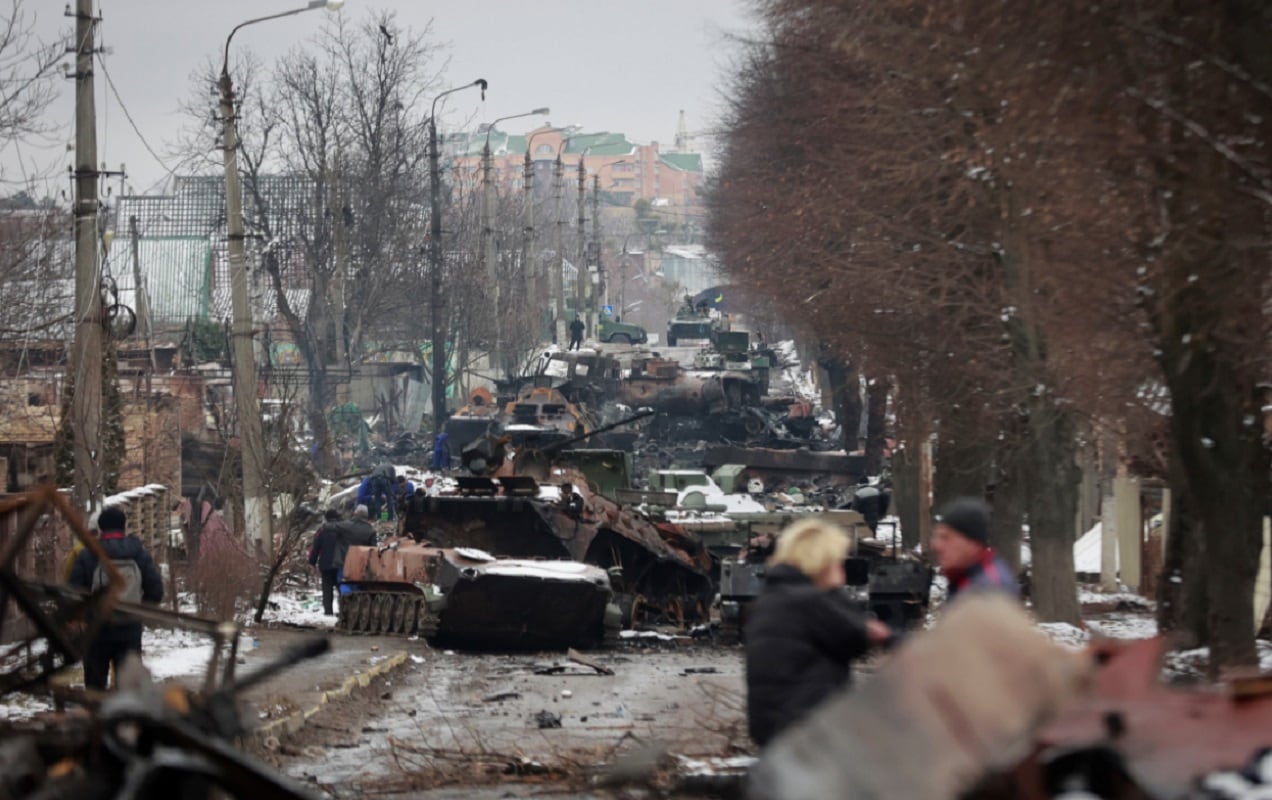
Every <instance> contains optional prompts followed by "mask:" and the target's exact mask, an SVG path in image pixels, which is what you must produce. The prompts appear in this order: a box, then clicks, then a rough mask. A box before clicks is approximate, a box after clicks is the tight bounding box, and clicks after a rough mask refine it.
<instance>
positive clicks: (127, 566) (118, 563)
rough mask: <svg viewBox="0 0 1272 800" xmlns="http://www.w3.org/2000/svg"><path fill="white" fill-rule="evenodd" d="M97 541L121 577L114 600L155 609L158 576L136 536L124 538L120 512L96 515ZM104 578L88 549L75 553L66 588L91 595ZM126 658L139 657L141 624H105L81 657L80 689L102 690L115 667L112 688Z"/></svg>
mask: <svg viewBox="0 0 1272 800" xmlns="http://www.w3.org/2000/svg"><path fill="white" fill-rule="evenodd" d="M97 527H98V530H99V533H98V537H97V540H98V542H100V543H101V546H102V549H103V550H104V551H106V555H107V556H109V557H110V560H111V563H112V564H114V565H115V569H116V570H118V571H119V574H120V575H121V576H122V577H123V582H124V586H123V589H122V590H121V592H120V594H119V599H120V600H121V601H122V602H125V603H151V604H156V605H157V604H158V603H160V602H162V601H163V576H162V575H160V574H159V569H158V568H157V567H156V566H155V561H154V559H153V558H151V556H150V553H148V552H147V551H146V547H145V545H143V544H142V543H141V540H140V539H138V538H137V537H136V536H129V535H127V532H126V531H127V527H128V516H127V515H126V514H125V513H124V511H123V509H121V508H116V507H114V506H108V507H107V508H104V509H102V512H101V514H99V515H98V516H97ZM109 580H110V575H109V573H108V572H107V571H106V568H105V566H103V565H102V564H100V563H99V562H98V560H97V554H96V553H94V552H93V551H92V550H90V549H88V548H84V549H83V550H82V551H80V554H79V555H78V556H76V557H75V563H74V564H73V565H72V566H71V577H70V581H68V582H69V584H70V585H71V586H73V587H75V588H77V589H84V590H88V591H92V592H97V591H100V590H102V589H104V588H106V586H107V584H108V582H109ZM129 653H135V654H136V655H137V657H138V658H140V657H141V621H140V620H127V621H107V622H105V623H104V624H103V625H102V627H101V628H100V629H99V630H98V632H97V636H96V637H95V638H94V639H93V641H91V642H89V644H88V652H87V653H85V654H84V686H85V687H86V688H88V689H97V690H99V691H105V690H106V685H107V683H108V680H109V678H110V668H111V666H112V665H114V667H115V684H116V685H118V684H119V670H120V669H121V668H122V667H123V664H124V659H125V658H126V657H127V656H128V654H129Z"/></svg>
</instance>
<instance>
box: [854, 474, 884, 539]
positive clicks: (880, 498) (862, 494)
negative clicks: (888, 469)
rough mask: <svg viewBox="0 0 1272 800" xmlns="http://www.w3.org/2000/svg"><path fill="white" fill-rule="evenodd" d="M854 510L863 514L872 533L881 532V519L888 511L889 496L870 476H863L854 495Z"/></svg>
mask: <svg viewBox="0 0 1272 800" xmlns="http://www.w3.org/2000/svg"><path fill="white" fill-rule="evenodd" d="M852 510H853V511H856V512H857V513H859V514H861V517H862V519H863V520H865V523H866V527H868V528H870V533H872V534H877V533H879V520H881V519H883V515H884V514H887V513H888V497H887V495H885V494H884V493H883V490H882V489H881V487H878V486H875V485H874V484H872V483H871V482H870V479H869V478H865V477H863V478H862V479H861V484H860V485H859V486H858V487H857V491H855V492H853V495H852Z"/></svg>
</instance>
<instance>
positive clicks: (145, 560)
mask: <svg viewBox="0 0 1272 800" xmlns="http://www.w3.org/2000/svg"><path fill="white" fill-rule="evenodd" d="M98 541H99V542H101V545H102V549H103V550H105V551H106V555H108V556H110V557H111V559H112V560H116V561H118V560H129V561H133V562H135V563H136V564H137V568H138V570H140V572H141V601H142V602H143V603H160V602H162V601H163V575H162V574H160V572H159V568H158V567H156V566H155V560H154V559H153V558H151V556H150V553H148V552H147V551H146V546H145V545H143V544H142V543H141V540H140V539H138V538H137V537H136V536H126V535H124V533H123V532H122V531H102V533H101V536H100V537H99V538H98ZM96 572H97V556H96V555H95V554H94V553H93V551H92V550H89V549H88V548H87V547H86V548H84V549H83V550H81V551H80V554H79V555H78V556H76V557H75V563H74V564H73V565H72V566H71V579H70V581H68V582H69V583H70V585H71V586H73V587H75V588H77V589H84V590H92V588H93V575H94V574H95V573H96ZM98 639H99V640H100V641H107V642H136V643H137V644H138V645H140V643H141V622H140V621H130V622H116V623H111V624H108V625H105V626H103V627H102V629H101V632H100V633H99V634H98Z"/></svg>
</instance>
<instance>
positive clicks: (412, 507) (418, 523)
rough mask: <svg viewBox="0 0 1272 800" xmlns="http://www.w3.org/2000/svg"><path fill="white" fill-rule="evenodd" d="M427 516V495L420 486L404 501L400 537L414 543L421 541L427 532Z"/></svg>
mask: <svg viewBox="0 0 1272 800" xmlns="http://www.w3.org/2000/svg"><path fill="white" fill-rule="evenodd" d="M427 516H428V493H427V490H425V488H424V487H423V486H420V487H419V488H417V489H416V490H415V492H414V493H413V494H412V495H411V496H410V497H408V498H407V499H406V505H405V507H404V508H403V509H402V535H403V536H409V537H411V538H412V539H414V540H415V541H416V542H421V541H423V540H424V538H425V533H426V532H427V525H426V518H427Z"/></svg>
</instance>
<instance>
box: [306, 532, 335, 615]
mask: <svg viewBox="0 0 1272 800" xmlns="http://www.w3.org/2000/svg"><path fill="white" fill-rule="evenodd" d="M339 522H340V512H339V511H337V510H335V509H334V508H329V509H327V513H326V514H325V521H324V522H323V524H322V525H320V526H319V527H318V532H317V533H316V534H314V545H313V547H311V548H309V564H310V566H313V567H317V568H318V574H319V575H320V576H322V613H323V614H325V615H326V616H328V617H330V616H334V615H335V613H336V612H335V592H336V584H337V583H339V582H340V566H341V565H340V563H338V562H337V557H338V556H339V555H340V531H339V530H338V528H337V523H339Z"/></svg>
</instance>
